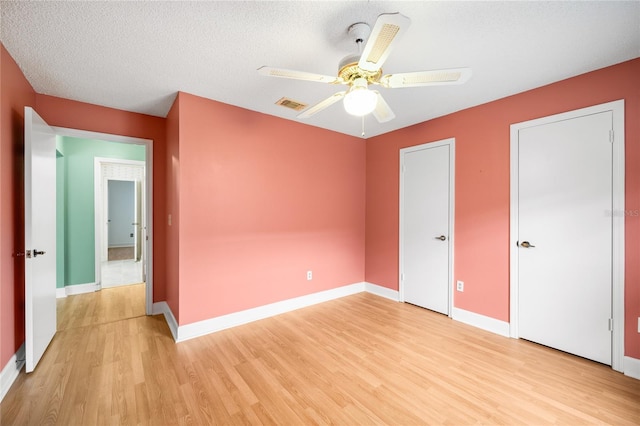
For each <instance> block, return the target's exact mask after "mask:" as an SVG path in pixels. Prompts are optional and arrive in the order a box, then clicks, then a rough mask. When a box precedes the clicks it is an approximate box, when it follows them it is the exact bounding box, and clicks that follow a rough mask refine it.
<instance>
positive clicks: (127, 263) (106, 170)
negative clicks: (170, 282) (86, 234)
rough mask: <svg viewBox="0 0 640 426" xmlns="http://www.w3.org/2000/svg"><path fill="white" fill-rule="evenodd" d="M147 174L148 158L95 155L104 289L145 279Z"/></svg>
mask: <svg viewBox="0 0 640 426" xmlns="http://www.w3.org/2000/svg"><path fill="white" fill-rule="evenodd" d="M144 176H145V162H144V161H136V160H123V159H115V158H101V157H96V158H95V163H94V179H95V182H94V187H95V192H94V197H95V199H94V203H95V233H96V235H95V238H96V253H95V263H96V272H95V274H96V282H98V283H99V284H100V286H101V288H109V287H116V286H122V285H131V284H138V283H143V282H144V281H145V278H146V274H145V268H144V265H145V263H146V251H145V250H144V247H145V244H143V242H144V238H145V235H146V229H147V222H146V218H145V214H144V211H145V203H144V199H145V197H144V194H145V179H144ZM98 247H99V249H98Z"/></svg>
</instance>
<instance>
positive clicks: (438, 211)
mask: <svg viewBox="0 0 640 426" xmlns="http://www.w3.org/2000/svg"><path fill="white" fill-rule="evenodd" d="M453 143H454V141H453V139H449V140H446V141H441V142H434V143H430V144H425V145H420V146H418V147H411V148H405V149H403V150H401V151H400V167H401V178H400V293H401V299H402V300H404V301H405V302H409V303H412V304H415V305H418V306H422V307H424V308H427V309H431V310H433V311H436V312H440V313H443V314H446V315H448V314H449V313H450V312H449V306H450V289H451V273H452V271H451V265H452V263H451V260H452V253H451V247H452V244H451V237H452V226H451V222H452V213H453V197H452V195H453V192H452V191H453V173H452V170H453V159H454V155H453V148H454V145H453Z"/></svg>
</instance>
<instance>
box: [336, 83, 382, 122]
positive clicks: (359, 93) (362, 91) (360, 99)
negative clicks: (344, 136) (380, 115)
mask: <svg viewBox="0 0 640 426" xmlns="http://www.w3.org/2000/svg"><path fill="white" fill-rule="evenodd" d="M343 103H344V109H345V110H346V111H347V112H348V113H349V114H351V115H355V116H356V117H362V116H364V115H367V114H369V113H371V112H372V111H373V110H374V109H375V108H376V104H377V103H378V96H377V95H376V94H375V93H374V92H372V91H371V90H369V89H368V83H367V80H366V79H365V78H356V79H355V80H354V81H353V83H352V84H351V88H349V91H348V92H347V94H346V95H345V97H344V101H343Z"/></svg>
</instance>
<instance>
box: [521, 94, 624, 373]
mask: <svg viewBox="0 0 640 426" xmlns="http://www.w3.org/2000/svg"><path fill="white" fill-rule="evenodd" d="M605 111H612V112H613V123H612V125H613V134H612V135H611V137H612V140H613V169H612V174H613V176H612V178H613V179H612V186H613V206H612V208H613V210H612V212H610V213H611V215H612V219H613V228H612V239H613V241H612V252H613V253H612V285H613V289H612V305H613V306H612V315H613V324H614V326H613V334H612V348H611V349H612V350H611V368H613V369H614V370H616V371H623V365H624V241H625V235H624V219H625V218H624V202H625V187H624V176H625V171H624V160H625V154H624V100H618V101H614V102H608V103H604V104H601V105H595V106H592V107H587V108H582V109H578V110H574V111H569V112H565V113H562V114H556V115H552V116H548V117H543V118H538V119H535V120H530V121H525V122H522V123H515V124H512V125H511V194H510V205H511V209H510V224H509V247H510V248H509V255H510V256H509V258H510V262H509V263H510V287H509V289H510V296H509V299H510V309H509V311H510V319H509V321H510V322H509V334H510V336H511V337H513V338H519V334H518V254H519V251H518V248H517V246H516V244H517V241H518V239H519V238H518V225H519V224H518V217H519V211H518V195H519V194H518V177H519V170H518V132H519V131H520V130H521V129H525V128H528V127H534V126H540V125H544V124H549V123H554V122H557V121H562V120H570V119H573V118H577V117H582V116H585V115H591V114H598V113H601V112H605ZM602 214H607V212H602Z"/></svg>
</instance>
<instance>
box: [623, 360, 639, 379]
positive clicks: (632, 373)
mask: <svg viewBox="0 0 640 426" xmlns="http://www.w3.org/2000/svg"><path fill="white" fill-rule="evenodd" d="M622 369H623V371H624V375H625V376H629V377H633V378H634V379H638V380H640V359H636V358H631V357H630V356H625V357H624V365H623V367H622Z"/></svg>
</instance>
